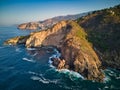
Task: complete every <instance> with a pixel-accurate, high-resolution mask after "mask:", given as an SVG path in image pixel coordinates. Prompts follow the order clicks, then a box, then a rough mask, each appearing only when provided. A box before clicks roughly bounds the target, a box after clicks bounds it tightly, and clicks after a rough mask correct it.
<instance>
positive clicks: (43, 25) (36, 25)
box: [18, 12, 90, 30]
mask: <svg viewBox="0 0 120 90" xmlns="http://www.w3.org/2000/svg"><path fill="white" fill-rule="evenodd" d="M89 13H90V12H89ZM87 14H88V12H86V13H81V14H75V15H66V16H57V17H53V18H50V19H46V20H43V21H38V22H28V23H23V24H20V25H19V26H18V29H21V30H39V29H48V28H50V27H52V26H53V25H54V24H56V23H57V22H59V21H61V20H75V19H77V18H80V17H82V16H85V15H87Z"/></svg>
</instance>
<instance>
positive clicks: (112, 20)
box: [77, 5, 120, 69]
mask: <svg viewBox="0 0 120 90" xmlns="http://www.w3.org/2000/svg"><path fill="white" fill-rule="evenodd" d="M77 22H78V23H79V25H80V26H82V27H83V28H84V29H85V31H86V32H87V34H88V37H87V38H88V40H89V41H90V42H91V43H92V44H93V46H94V48H95V49H96V51H97V53H98V54H99V56H100V57H101V60H102V62H103V65H104V66H109V67H114V68H117V69H120V5H117V6H115V7H111V8H107V9H103V10H98V11H94V12H92V13H91V14H88V15H87V16H84V17H81V18H79V19H77Z"/></svg>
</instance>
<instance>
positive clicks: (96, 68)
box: [25, 21, 104, 82]
mask: <svg viewBox="0 0 120 90" xmlns="http://www.w3.org/2000/svg"><path fill="white" fill-rule="evenodd" d="M86 36H87V34H86V33H85V32H84V31H83V29H82V28H81V27H80V26H79V25H78V24H77V23H76V22H74V21H60V22H59V23H57V24H55V25H54V26H53V27H52V28H51V29H48V30H42V31H39V32H35V33H31V34H30V36H29V37H28V38H27V40H26V44H25V45H26V47H27V48H29V47H41V46H54V47H56V48H57V49H58V50H59V51H60V52H61V57H62V59H59V58H53V65H54V66H56V68H57V69H63V68H68V69H70V70H74V71H76V72H79V73H80V74H82V75H83V76H84V77H85V78H86V79H88V80H94V81H99V82H101V81H103V78H104V74H103V73H102V72H101V69H100V67H101V62H100V60H99V58H98V56H97V54H96V53H95V51H94V50H93V48H92V46H91V44H90V43H89V42H88V41H87V40H86Z"/></svg>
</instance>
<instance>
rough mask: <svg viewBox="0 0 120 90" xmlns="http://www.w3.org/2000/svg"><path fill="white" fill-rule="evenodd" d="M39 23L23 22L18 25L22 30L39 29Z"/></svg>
mask: <svg viewBox="0 0 120 90" xmlns="http://www.w3.org/2000/svg"><path fill="white" fill-rule="evenodd" d="M39 28H40V26H39V23H37V22H29V23H23V24H20V25H19V26H18V29H21V30H37V29H39Z"/></svg>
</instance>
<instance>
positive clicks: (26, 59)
mask: <svg viewBox="0 0 120 90" xmlns="http://www.w3.org/2000/svg"><path fill="white" fill-rule="evenodd" d="M22 59H23V60H25V61H29V62H35V61H34V60H32V59H28V58H22Z"/></svg>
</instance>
